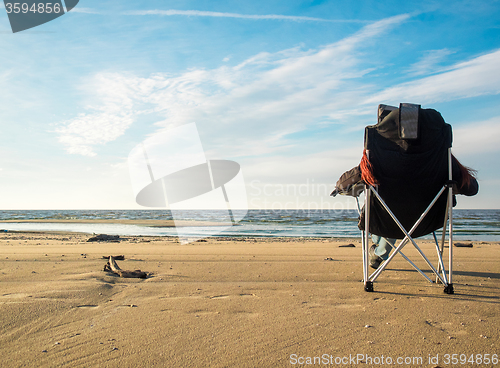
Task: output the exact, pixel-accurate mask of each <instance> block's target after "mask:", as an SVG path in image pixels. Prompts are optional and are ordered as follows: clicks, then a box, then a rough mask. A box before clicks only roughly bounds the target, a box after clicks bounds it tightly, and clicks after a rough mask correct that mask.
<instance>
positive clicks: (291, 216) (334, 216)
mask: <svg viewBox="0 0 500 368" xmlns="http://www.w3.org/2000/svg"><path fill="white" fill-rule="evenodd" d="M180 216H181V217H182V219H184V220H192V219H196V220H206V221H211V222H224V221H226V220H227V219H226V217H225V211H224V213H223V212H218V211H184V212H181V213H180ZM357 218H358V213H357V211H356V210H314V211H308V210H279V211H274V210H249V211H248V213H247V214H246V216H245V217H244V218H243V220H241V221H240V222H239V223H237V224H236V225H233V226H229V227H227V228H223V227H221V228H220V232H219V233H217V234H216V235H217V236H231V237H235V236H245V237H246V236H248V237H259V236H262V237H349V238H353V237H354V238H355V237H358V236H360V231H359V230H358V228H357V222H358V220H357ZM28 219H29V220H37V219H43V220H50V219H54V220H64V219H120V220H121V219H129V220H146V219H149V220H172V215H171V213H170V211H168V210H61V211H56V210H30V211H20V210H19V211H14V210H5V211H0V220H28ZM453 224H454V237H455V239H457V240H479V241H500V210H454V211H453ZM0 230H3V231H76V232H84V233H89V234H92V233H96V234H113V235H124V236H125V235H154V236H176V235H177V232H176V229H175V228H173V227H170V228H167V227H159V228H158V227H156V228H155V227H147V226H138V225H122V224H79V223H50V222H44V223H37V222H29V223H22V222H10V223H0ZM191 231H192V235H193V236H199V237H203V236H205V235H207V234H210V233H213V228H209V227H196V228H194V227H193V228H191Z"/></svg>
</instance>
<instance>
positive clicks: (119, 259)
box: [102, 255, 125, 261]
mask: <svg viewBox="0 0 500 368" xmlns="http://www.w3.org/2000/svg"><path fill="white" fill-rule="evenodd" d="M109 257H113V259H114V260H115V261H124V260H125V256H124V255H121V256H102V259H109Z"/></svg>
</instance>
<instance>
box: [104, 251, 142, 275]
mask: <svg viewBox="0 0 500 368" xmlns="http://www.w3.org/2000/svg"><path fill="white" fill-rule="evenodd" d="M104 271H108V272H113V273H114V274H116V275H118V276H120V277H126V278H138V279H145V278H146V277H148V273H147V272H143V271H141V270H135V271H129V270H122V269H121V268H120V267H119V266H118V264H117V263H116V261H115V259H114V258H113V257H112V256H109V260H108V263H106V265H105V266H104Z"/></svg>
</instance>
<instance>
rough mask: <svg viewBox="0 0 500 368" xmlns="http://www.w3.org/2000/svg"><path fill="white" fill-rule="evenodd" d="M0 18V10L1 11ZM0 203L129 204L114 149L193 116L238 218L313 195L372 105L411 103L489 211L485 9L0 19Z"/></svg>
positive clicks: (494, 11) (465, 200) (131, 4)
mask: <svg viewBox="0 0 500 368" xmlns="http://www.w3.org/2000/svg"><path fill="white" fill-rule="evenodd" d="M2 8H3V5H2ZM0 49H1V52H0V83H1V87H2V88H0V134H1V137H2V144H1V145H0V190H1V199H0V209H4V210H7V209H135V208H137V209H138V208H143V207H141V206H140V205H138V204H137V203H136V201H135V196H134V191H133V188H132V185H131V179H130V176H129V168H128V163H127V158H128V155H129V153H130V152H131V151H132V149H134V147H136V146H137V145H138V144H140V143H141V142H142V141H144V140H145V139H148V138H149V137H152V136H154V135H155V134H158V133H161V132H164V131H166V130H167V129H171V128H174V127H179V126H182V125H186V124H189V123H193V122H194V123H196V127H197V129H198V133H199V137H200V141H201V143H202V146H203V150H204V152H205V156H206V158H207V159H209V160H217V159H225V160H233V161H235V162H237V163H239V164H240V167H241V172H242V175H243V178H244V183H245V186H246V192H247V198H248V204H249V207H250V208H270V209H292V208H305V209H310V210H314V209H318V208H324V209H342V208H355V201H354V200H353V199H352V198H346V197H341V198H339V197H336V198H331V197H329V193H330V191H331V190H333V187H334V185H335V182H336V181H337V179H338V178H339V176H340V175H341V174H342V173H343V172H344V171H346V170H349V169H350V168H352V167H354V166H356V165H357V164H358V163H359V161H360V158H361V154H362V149H363V135H364V127H365V126H367V125H372V124H375V123H376V111H377V106H378V104H389V105H396V106H397V105H399V103H400V102H410V103H417V104H421V105H422V107H423V108H434V109H436V110H438V111H439V112H440V113H441V114H442V115H443V117H444V119H445V120H446V121H447V122H448V123H450V124H451V125H452V127H453V135H454V143H453V152H454V154H455V155H456V157H457V158H458V159H459V160H460V161H461V162H462V163H463V164H464V165H466V166H470V167H472V168H474V169H476V170H477V171H478V181H479V185H480V192H479V194H478V195H477V196H475V197H460V198H459V199H458V208H474V209H487V208H500V193H499V191H498V190H497V187H498V185H499V184H500V171H499V164H498V162H499V161H500V109H499V106H500V1H493V0H489V1H488V0H485V1H480V2H478V1H460V0H459V1H447V0H445V1H441V0H440V1H433V0H423V1H418V2H417V1H391V0H382V1H376V2H375V1H356V2H353V1H298V0H290V1H269V0H266V1H261V0H254V1H244V2H243V1H238V2H236V1H168V2H166V1H156V0H151V1H147V2H145V1H129V0H120V1H108V0H99V1H95V0H81V1H80V2H79V4H78V5H77V6H76V7H75V8H74V9H73V10H72V11H71V12H68V13H67V14H65V15H64V16H62V17H59V18H57V19H55V20H53V21H51V22H49V23H46V24H43V25H40V26H38V27H35V28H32V29H29V30H26V31H22V32H18V33H15V34H14V33H12V31H11V28H10V25H9V20H8V18H7V14H6V12H5V9H0Z"/></svg>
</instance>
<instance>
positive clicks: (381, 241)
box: [372, 235, 396, 261]
mask: <svg viewBox="0 0 500 368" xmlns="http://www.w3.org/2000/svg"><path fill="white" fill-rule="evenodd" d="M372 240H373V242H374V243H375V244H377V246H376V247H375V252H374V253H375V255H377V256H379V257H380V258H382V259H383V260H384V261H385V260H386V259H387V258H389V254H390V253H391V250H392V246H391V244H392V245H394V242H395V241H396V239H393V238H389V239H386V238H382V237H380V236H378V235H372Z"/></svg>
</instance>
